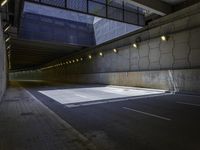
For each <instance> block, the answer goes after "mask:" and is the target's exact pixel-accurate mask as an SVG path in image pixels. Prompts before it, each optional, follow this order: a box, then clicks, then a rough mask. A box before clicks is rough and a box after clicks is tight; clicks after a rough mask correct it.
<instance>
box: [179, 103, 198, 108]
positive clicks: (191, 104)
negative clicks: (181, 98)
mask: <svg viewBox="0 0 200 150" xmlns="http://www.w3.org/2000/svg"><path fill="white" fill-rule="evenodd" d="M176 103H177V104H183V105H190V106H196V107H200V104H193V103H186V102H176Z"/></svg>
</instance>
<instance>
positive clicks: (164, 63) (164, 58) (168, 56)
mask: <svg viewBox="0 0 200 150" xmlns="http://www.w3.org/2000/svg"><path fill="white" fill-rule="evenodd" d="M173 60H174V58H173V55H172V53H165V54H161V57H160V67H161V68H162V69H164V68H172V65H173Z"/></svg>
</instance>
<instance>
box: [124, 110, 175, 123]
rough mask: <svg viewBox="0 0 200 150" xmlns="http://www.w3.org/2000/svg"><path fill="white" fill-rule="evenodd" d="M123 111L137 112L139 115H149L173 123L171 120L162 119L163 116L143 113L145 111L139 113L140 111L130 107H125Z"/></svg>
mask: <svg viewBox="0 0 200 150" xmlns="http://www.w3.org/2000/svg"><path fill="white" fill-rule="evenodd" d="M123 109H126V110H130V111H134V112H137V113H140V114H144V115H147V116H151V117H155V118H159V119H163V120H167V121H171V119H170V118H166V117H162V116H158V115H154V114H150V113H147V112H143V111H139V110H135V109H131V108H128V107H123Z"/></svg>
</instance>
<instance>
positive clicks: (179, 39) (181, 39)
mask: <svg viewBox="0 0 200 150" xmlns="http://www.w3.org/2000/svg"><path fill="white" fill-rule="evenodd" d="M188 39H189V31H184V32H179V33H176V34H175V35H174V41H175V44H177V43H188Z"/></svg>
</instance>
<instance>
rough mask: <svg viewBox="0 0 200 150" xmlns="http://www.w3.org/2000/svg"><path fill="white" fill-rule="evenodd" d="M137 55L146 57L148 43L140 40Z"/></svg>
mask: <svg viewBox="0 0 200 150" xmlns="http://www.w3.org/2000/svg"><path fill="white" fill-rule="evenodd" d="M139 55H140V57H147V56H148V55H149V45H148V42H142V43H141V44H140V45H139Z"/></svg>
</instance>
